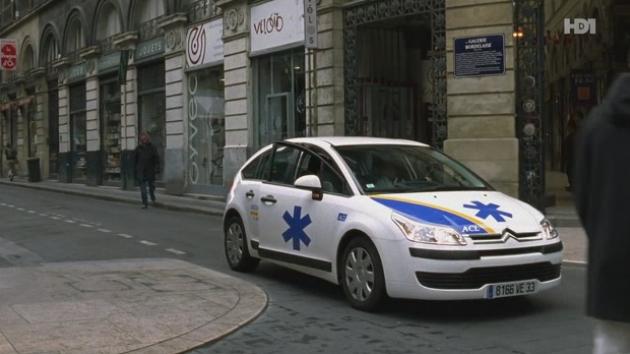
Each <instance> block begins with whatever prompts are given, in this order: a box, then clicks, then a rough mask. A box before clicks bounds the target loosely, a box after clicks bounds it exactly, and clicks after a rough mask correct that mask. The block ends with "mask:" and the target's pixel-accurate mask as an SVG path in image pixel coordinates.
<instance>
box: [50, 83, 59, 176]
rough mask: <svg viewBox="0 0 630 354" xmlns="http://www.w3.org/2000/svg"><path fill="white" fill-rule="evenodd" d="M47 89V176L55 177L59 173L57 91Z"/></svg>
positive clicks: (54, 85)
mask: <svg viewBox="0 0 630 354" xmlns="http://www.w3.org/2000/svg"><path fill="white" fill-rule="evenodd" d="M49 87H55V89H52V90H50V91H48V177H49V178H57V176H58V173H59V164H58V158H59V91H58V90H57V89H56V84H54V83H53V84H49Z"/></svg>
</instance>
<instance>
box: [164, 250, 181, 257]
mask: <svg viewBox="0 0 630 354" xmlns="http://www.w3.org/2000/svg"><path fill="white" fill-rule="evenodd" d="M165 251H166V252H171V253H174V254H176V255H178V256H183V255H185V254H186V252H184V251H180V250H176V249H174V248H167V249H165Z"/></svg>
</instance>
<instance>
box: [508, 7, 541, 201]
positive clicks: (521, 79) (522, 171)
mask: <svg viewBox="0 0 630 354" xmlns="http://www.w3.org/2000/svg"><path fill="white" fill-rule="evenodd" d="M543 9H544V4H543V0H515V1H514V24H515V32H514V34H515V35H514V37H515V42H516V100H515V102H516V114H517V117H516V131H517V136H518V138H519V155H520V156H519V181H520V183H519V184H520V185H519V194H520V198H521V199H522V200H524V201H526V202H528V203H530V204H532V205H534V206H536V207H538V208H539V209H541V210H544V208H545V203H544V201H545V200H544V199H545V198H544V197H545V160H544V156H545V154H544V122H543V116H544V109H543V99H544V81H543V80H544V45H545V43H544V21H545V18H544V12H543Z"/></svg>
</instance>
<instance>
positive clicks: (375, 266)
mask: <svg viewBox="0 0 630 354" xmlns="http://www.w3.org/2000/svg"><path fill="white" fill-rule="evenodd" d="M340 267H341V269H340V272H341V286H342V288H343V292H344V294H345V295H346V298H347V299H348V301H349V302H350V304H351V305H352V306H353V307H354V308H357V309H359V310H363V311H374V310H376V309H377V308H378V306H379V305H380V304H381V303H382V301H383V299H384V298H385V276H384V274H383V265H382V263H381V259H380V257H379V255H378V251H377V250H376V247H374V244H372V242H371V241H370V240H369V239H366V238H355V239H353V240H351V241H350V242H349V243H348V245H347V246H346V248H345V251H344V252H343V257H342V261H341V264H340Z"/></svg>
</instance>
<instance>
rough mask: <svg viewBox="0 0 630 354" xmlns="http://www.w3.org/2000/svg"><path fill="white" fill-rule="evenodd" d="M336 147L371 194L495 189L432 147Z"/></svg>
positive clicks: (362, 185)
mask: <svg viewBox="0 0 630 354" xmlns="http://www.w3.org/2000/svg"><path fill="white" fill-rule="evenodd" d="M336 149H337V151H338V152H339V154H340V155H341V157H342V158H343V159H344V160H345V162H346V163H347V164H348V166H349V167H350V170H352V173H353V174H354V176H355V178H356V180H357V182H358V183H359V184H360V186H361V188H362V189H363V191H364V192H366V193H369V194H372V193H411V192H435V191H462V190H490V189H491V187H490V186H489V185H488V184H487V183H486V182H484V181H483V180H482V179H480V178H479V177H477V176H476V175H475V174H474V173H472V172H471V171H469V170H468V169H467V168H465V167H464V166H463V165H461V164H460V163H458V162H456V161H454V160H453V159H451V158H449V157H447V156H446V155H444V154H442V153H440V152H438V151H436V150H434V149H431V148H428V147H422V146H413V145H353V146H339V147H337V148H336Z"/></svg>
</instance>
